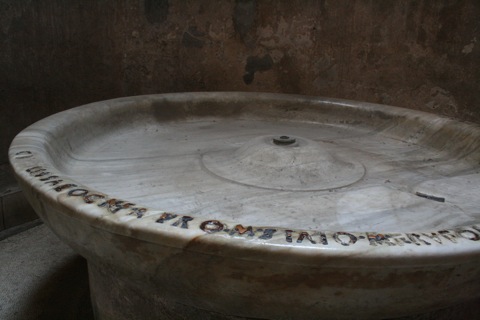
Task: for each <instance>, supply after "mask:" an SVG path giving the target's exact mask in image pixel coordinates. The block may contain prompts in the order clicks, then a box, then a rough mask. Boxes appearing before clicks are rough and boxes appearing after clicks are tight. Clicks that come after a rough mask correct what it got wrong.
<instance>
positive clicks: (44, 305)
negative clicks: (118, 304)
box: [0, 223, 93, 320]
mask: <svg viewBox="0 0 480 320" xmlns="http://www.w3.org/2000/svg"><path fill="white" fill-rule="evenodd" d="M2 235H3V238H5V239H3V240H1V241H0V319H2V320H14V319H15V320H16V319H18V320H33V319H42V320H43V319H49V320H53V319H62V320H63V319H65V320H68V319H72V320H77V319H78V320H79V319H85V320H93V312H92V308H91V305H90V297H89V288H88V274H87V264H86V261H85V259H83V258H82V257H81V256H79V255H77V254H76V253H74V252H73V250H72V249H70V248H69V247H68V246H67V245H65V244H63V243H62V242H60V240H59V239H58V238H57V237H56V236H55V235H54V234H53V233H52V232H51V231H50V230H49V229H48V228H47V227H46V226H45V225H43V224H39V223H37V226H34V227H33V228H31V229H28V230H26V231H23V232H21V233H18V234H15V235H10V236H8V235H7V236H8V237H5V231H3V232H0V239H1V238H2V237H1V236H2Z"/></svg>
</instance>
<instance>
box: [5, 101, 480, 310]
mask: <svg viewBox="0 0 480 320" xmlns="http://www.w3.org/2000/svg"><path fill="white" fill-rule="evenodd" d="M479 138H480V128H479V127H478V126H477V125H474V124H466V123H460V122H457V121H455V120H452V119H448V118H442V117H439V116H436V115H432V114H427V113H422V112H418V111H413V110H406V109H400V108H396V107H391V106H385V105H375V104H368V103H360V102H353V101H346V100H338V99H326V98H319V97H303V96H293V95H279V94H262V93H182V94H164V95H149V96H138V97H130V98H121V99H115V100H110V101H103V102H97V103H93V104H90V105H86V106H82V107H78V108H74V109H71V110H68V111H65V112H62V113H59V114H56V115H53V116H51V117H49V118H46V119H44V120H42V121H39V122H38V123H36V124H34V125H32V126H30V127H29V128H27V129H25V130H24V131H23V132H22V133H20V134H19V135H18V136H17V137H16V138H15V140H14V141H13V143H12V146H11V148H10V159H11V162H12V165H13V167H14V170H15V172H16V174H17V177H18V179H19V181H20V184H21V185H22V186H23V187H24V191H25V193H26V194H27V197H28V198H29V199H30V201H31V203H32V205H33V207H34V208H35V209H36V210H37V212H38V213H39V215H40V216H41V217H42V219H43V220H44V221H45V222H46V223H47V224H49V225H50V227H51V228H52V229H53V230H54V231H55V232H56V233H57V234H58V235H59V236H60V237H61V238H62V239H64V240H65V241H66V242H67V243H69V244H70V245H71V246H72V247H74V248H75V249H76V250H77V251H78V252H79V253H81V254H82V255H84V256H85V257H86V258H87V260H88V261H89V264H91V267H90V270H91V271H90V272H91V279H95V283H96V284H95V283H92V288H93V289H92V290H93V294H94V297H93V302H94V304H95V308H96V310H97V316H98V317H99V318H109V317H111V318H118V317H120V316H121V315H122V314H125V315H126V314H129V312H133V313H141V314H142V315H144V316H145V315H148V316H151V317H152V318H155V317H159V316H163V317H165V316H166V315H165V314H166V313H172V317H174V315H175V314H177V315H178V313H179V312H180V311H179V310H180V309H185V310H187V309H188V310H190V309H189V308H191V310H190V311H185V312H184V313H185V315H184V316H187V317H188V316H189V313H188V312H191V314H197V312H199V310H206V311H202V312H205V313H206V314H208V316H210V317H217V316H219V315H225V317H226V315H228V316H238V317H243V318H267V319H282V318H285V319H290V318H303V319H317V318H318V315H319V314H321V315H324V317H325V318H327V319H329V318H352V312H355V316H354V317H356V318H367V319H371V318H376V317H378V318H385V317H396V316H404V315H411V314H414V313H419V312H424V311H431V310H434V309H438V308H440V307H445V306H449V305H453V304H456V303H459V302H463V301H467V300H471V299H476V298H479V296H480V290H479V289H480V267H479V265H480V264H479V262H480V241H479V240H480V210H479V209H478V208H480V197H478V196H477V195H478V194H479V191H480V164H479V163H480V139H479ZM107 278H108V279H109V280H108V281H106V280H104V279H107ZM102 279H103V280H102ZM91 281H93V280H91ZM113 283H114V284H113ZM110 286H117V287H116V290H118V291H119V292H120V291H122V290H123V291H125V292H127V291H129V290H130V291H131V290H134V291H135V292H141V293H137V296H138V299H134V300H135V301H136V303H135V304H133V305H130V304H129V303H127V302H125V301H122V298H121V295H119V296H118V297H117V298H116V300H115V299H114V300H115V301H114V302H112V301H109V300H108V299H107V298H106V297H104V295H107V293H108V292H109V291H110V290H111V288H110ZM160 287H161V288H162V289H161V290H160V289H159V288H160ZM132 299H133V298H131V299H130V300H132ZM107 300H108V301H107ZM140 301H141V302H140ZM366 306H368V307H366ZM146 309H151V310H153V311H151V312H147V313H145V310H146ZM142 310H143V311H142ZM155 310H156V311H155ZM166 310H169V311H166ZM127 311H128V312H127ZM142 312H143V313H142ZM162 312H163V313H162ZM165 312H166V313H165ZM144 313H145V314H144ZM126 317H127V318H128V316H126Z"/></svg>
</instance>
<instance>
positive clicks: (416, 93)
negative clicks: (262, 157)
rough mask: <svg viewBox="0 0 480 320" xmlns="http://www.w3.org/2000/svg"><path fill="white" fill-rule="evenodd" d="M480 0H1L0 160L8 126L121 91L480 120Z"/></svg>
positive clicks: (13, 128)
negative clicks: (342, 105) (316, 101)
mask: <svg viewBox="0 0 480 320" xmlns="http://www.w3.org/2000/svg"><path fill="white" fill-rule="evenodd" d="M478 17H480V2H479V1H477V0H431V1H427V0H423V1H422V0H404V1H395V0H381V1H379V0H357V1H354V0H351V1H347V0H345V1H337V0H324V1H320V0H319V1H308V0H288V1H286V0H285V1H283V0H270V1H267V0H257V1H254V0H237V1H233V0H231V1H228V0H219V1H207V0H201V1H199V0H191V1H187V0H170V1H167V0H156V1H155V0H136V1H134V0H123V1H118V0H98V1H84V0H68V1H67V0H0V48H1V50H0V108H1V109H0V111H1V112H0V120H1V124H2V125H1V127H0V137H1V140H0V163H2V162H6V161H7V149H8V145H9V143H10V141H11V139H12V138H13V137H14V135H15V134H16V133H18V132H19V131H20V130H21V129H23V128H24V127H26V126H27V125H29V124H31V123H33V122H34V121H36V120H38V119H41V118H43V117H45V116H47V115H49V114H52V113H55V112H57V111H61V110H65V109H68V108H71V107H74V106H77V105H81V104H85V103H88V102H92V101H96V100H102V99H109V98H114V97H119V96H128V95H138V94H149V93H161V92H182V91H215V90H221V91H223V90H235V91H236V90H239V91H268V92H283V93H299V94H308V95H321V96H328V97H338V98H348V99H355V100H364V101H370V102H378V103H384V104H391V105H396V106H401V107H407V108H413V109H419V110H424V111H429V112H435V113H438V114H442V115H447V116H451V117H456V118H459V119H462V120H467V121H473V122H480V107H479V103H480V43H477V41H480V19H479V18H478Z"/></svg>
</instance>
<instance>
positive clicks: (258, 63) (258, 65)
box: [243, 54, 273, 84]
mask: <svg viewBox="0 0 480 320" xmlns="http://www.w3.org/2000/svg"><path fill="white" fill-rule="evenodd" d="M272 67H273V60H272V57H271V56H270V55H269V54H266V55H265V56H263V57H252V56H250V57H248V58H247V64H246V65H245V75H244V76H243V81H244V82H245V83H246V84H251V83H252V82H253V79H254V78H255V72H257V71H267V70H270V69H272Z"/></svg>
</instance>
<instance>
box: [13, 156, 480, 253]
mask: <svg viewBox="0 0 480 320" xmlns="http://www.w3.org/2000/svg"><path fill="white" fill-rule="evenodd" d="M16 156H17V157H16V158H17V159H31V158H33V157H34V156H33V154H32V152H30V151H20V152H18V153H16ZM52 171H53V170H52ZM26 172H27V173H28V174H29V175H30V176H32V177H33V178H36V179H38V180H39V181H41V182H42V183H43V184H45V185H48V186H52V187H53V189H52V190H53V191H55V192H57V193H60V192H67V195H68V196H69V197H72V198H76V199H81V200H82V201H83V202H84V203H86V204H91V205H96V206H97V207H99V208H103V209H104V210H105V211H106V212H108V213H111V214H116V213H119V212H122V213H126V214H127V215H133V216H136V217H137V218H138V219H140V218H142V217H143V216H144V215H145V214H146V213H147V211H148V209H147V208H144V207H140V206H137V205H135V204H134V203H131V202H128V201H124V200H121V199H116V198H111V197H109V196H107V195H104V194H99V193H96V192H94V191H90V190H88V189H85V188H82V187H79V186H78V185H76V184H74V183H68V182H66V181H65V180H67V178H63V179H62V178H61V177H60V176H59V175H58V174H55V173H52V172H50V171H48V170H47V169H46V168H44V167H42V166H34V167H31V168H28V169H26ZM196 220H199V219H198V218H195V217H191V216H186V215H179V214H176V213H169V212H164V213H162V214H161V216H160V217H159V218H158V219H156V223H160V224H164V225H168V226H170V227H172V228H179V229H189V228H190V227H191V225H192V221H195V225H197V221H196ZM198 227H199V228H200V230H202V231H203V232H205V233H206V234H219V233H221V234H226V235H229V236H231V237H232V238H246V239H259V240H263V241H268V240H271V239H280V240H282V241H285V243H287V244H303V243H306V244H310V245H318V246H329V245H331V244H340V245H342V246H354V245H355V244H357V243H359V242H362V241H368V244H369V245H370V246H373V247H378V246H405V245H415V246H430V245H432V244H437V245H442V244H447V243H453V244H456V243H458V241H459V240H461V239H465V240H469V241H479V240H480V226H478V225H472V226H468V227H462V228H458V229H452V230H439V231H435V232H418V233H414V232H412V233H378V232H352V233H350V232H344V231H337V232H328V233H327V232H324V231H297V230H293V229H280V228H270V227H254V226H243V225H242V224H237V225H235V226H234V227H233V228H229V227H228V226H227V224H225V223H223V222H221V221H219V220H203V221H201V222H199V223H198ZM479 243H480V242H479Z"/></svg>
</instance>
